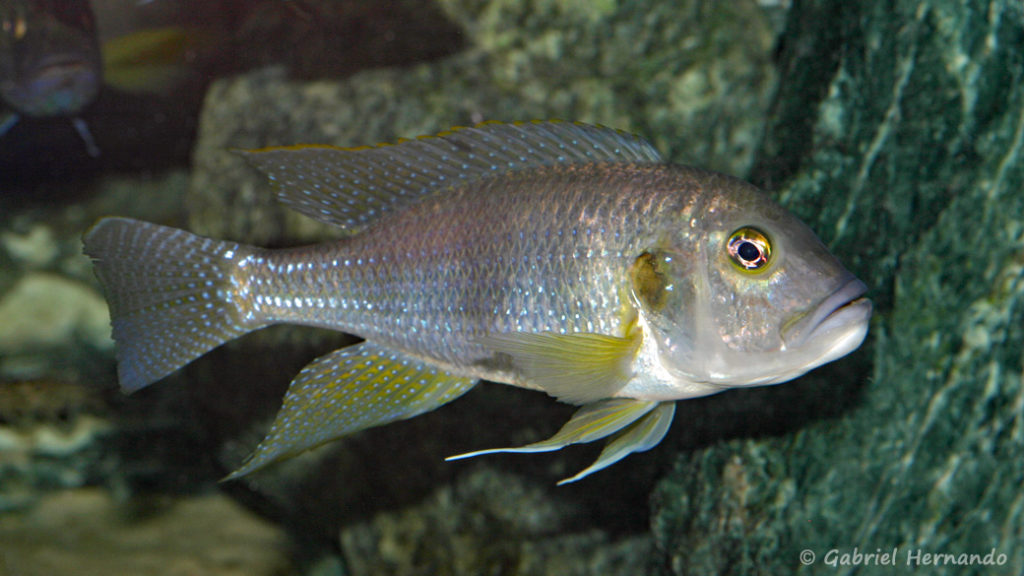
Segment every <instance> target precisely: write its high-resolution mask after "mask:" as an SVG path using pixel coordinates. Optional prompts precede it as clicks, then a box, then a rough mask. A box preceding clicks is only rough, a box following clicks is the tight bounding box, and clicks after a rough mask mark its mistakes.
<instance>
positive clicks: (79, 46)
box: [0, 0, 103, 156]
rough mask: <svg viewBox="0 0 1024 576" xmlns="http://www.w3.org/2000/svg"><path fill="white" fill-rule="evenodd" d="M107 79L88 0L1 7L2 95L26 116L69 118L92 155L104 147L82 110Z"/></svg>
mask: <svg viewBox="0 0 1024 576" xmlns="http://www.w3.org/2000/svg"><path fill="white" fill-rule="evenodd" d="M102 83H103V71H102V57H101V56H100V44H99V39H98V37H97V35H96V18H95V16H94V15H93V13H92V8H91V6H90V5H89V2H88V1H86V0H10V1H7V2H4V3H3V4H2V5H0V98H2V99H3V101H4V102H6V103H7V104H8V105H9V106H10V107H11V108H13V109H14V111H15V113H14V114H11V115H9V116H8V117H7V118H6V119H5V120H4V121H3V122H2V123H0V135H2V134H4V133H6V132H7V131H9V130H10V129H11V128H12V127H14V125H15V123H17V122H18V120H19V119H20V117H21V116H29V117H49V116H68V117H71V118H72V123H73V124H74V126H75V129H76V130H77V131H78V133H79V135H80V136H81V138H82V140H83V142H85V145H86V148H87V150H88V152H89V154H90V155H92V156H97V155H99V148H98V147H97V146H96V142H95V140H94V139H93V137H92V134H91V133H90V132H89V129H88V126H87V125H86V124H85V121H83V120H82V119H81V118H80V117H79V116H78V113H79V112H81V111H82V109H84V108H85V107H86V106H88V105H89V104H91V103H92V102H93V100H95V99H96V96H97V95H98V94H99V91H100V86H101V85H102Z"/></svg>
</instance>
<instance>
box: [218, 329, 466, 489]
mask: <svg viewBox="0 0 1024 576" xmlns="http://www.w3.org/2000/svg"><path fill="white" fill-rule="evenodd" d="M473 385H474V381H473V380H472V379H470V378H461V377H456V376H452V375H451V374H449V373H447V372H445V371H443V370H440V369H438V368H434V367H431V366H429V365H427V364H425V363H423V362H420V361H419V360H416V359H414V358H412V357H409V356H406V355H403V354H401V353H398V352H392V351H391V350H388V349H387V348H384V347H382V346H379V345H377V344H374V343H372V342H363V343H361V344H357V345H355V346H350V347H348V348H342V349H341V350H336V351H334V352H331V353H330V354H327V355H325V356H321V357H320V358H317V359H316V360H314V361H313V362H311V363H310V364H309V365H308V366H306V367H305V368H303V369H302V371H301V372H299V375H298V376H296V377H295V380H293V381H292V383H291V385H290V386H289V388H288V392H287V393H286V394H285V397H284V404H283V406H282V407H281V410H280V412H278V414H277V417H276V418H275V419H274V423H273V424H272V425H271V427H270V432H269V433H268V434H267V437H266V438H264V439H263V441H262V442H261V443H260V445H259V446H258V447H257V448H256V451H255V452H253V454H252V456H250V457H249V459H248V460H246V462H245V463H244V464H243V465H242V466H241V467H240V468H239V469H238V470H235V471H234V472H232V473H231V474H230V475H228V477H227V478H225V480H231V479H234V478H238V477H239V476H243V475H245V474H248V473H250V472H252V471H253V470H256V469H258V468H262V467H263V466H266V465H267V464H270V463H272V462H274V461H277V460H280V459H283V458H287V457H289V456H294V455H296V454H298V453H300V452H303V451H305V450H308V449H310V448H314V447H316V446H319V445H321V444H324V443H325V442H329V441H331V440H334V439H337V438H340V437H342V436H344V435H346V434H351V433H353V432H357V431H359V430H363V429H365V428H370V427H373V426H380V425H382V424H387V423H389V422H394V421H396V420H404V419H406V418H412V417H413V416H418V415H419V414H423V413H425V412H429V411H431V410H434V409H435V408H438V407H440V406H441V405H443V404H446V403H448V402H450V401H452V400H454V399H456V398H458V397H459V396H461V395H462V394H464V393H466V392H467V391H469V389H470V388H472V387H473Z"/></svg>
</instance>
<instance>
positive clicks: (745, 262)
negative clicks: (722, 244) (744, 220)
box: [726, 226, 772, 272]
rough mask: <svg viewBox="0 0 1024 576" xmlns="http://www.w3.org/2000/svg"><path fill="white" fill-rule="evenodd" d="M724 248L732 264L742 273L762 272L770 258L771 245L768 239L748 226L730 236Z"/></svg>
mask: <svg viewBox="0 0 1024 576" xmlns="http://www.w3.org/2000/svg"><path fill="white" fill-rule="evenodd" d="M726 248H727V249H728V251H729V257H730V258H732V261H733V263H734V264H735V265H736V266H737V267H739V269H740V270H742V271H744V272H757V271H760V270H763V269H764V268H765V267H767V266H768V263H769V262H770V261H771V258H772V243H771V242H770V241H769V240H768V237H767V236H765V235H764V234H763V233H762V232H761V231H760V230H758V229H757V228H751V227H749V226H744V227H743V228H740V229H739V230H736V231H735V232H733V233H732V234H730V235H729V241H728V242H726Z"/></svg>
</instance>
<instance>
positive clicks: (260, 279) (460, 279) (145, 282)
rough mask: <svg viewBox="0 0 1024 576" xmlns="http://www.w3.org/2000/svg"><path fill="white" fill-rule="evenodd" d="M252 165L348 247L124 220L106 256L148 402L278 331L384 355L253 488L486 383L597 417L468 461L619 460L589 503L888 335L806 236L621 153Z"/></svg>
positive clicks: (532, 144) (460, 148) (541, 148)
mask: <svg viewBox="0 0 1024 576" xmlns="http://www.w3.org/2000/svg"><path fill="white" fill-rule="evenodd" d="M246 156H247V158H248V159H249V160H250V161H251V163H252V164H253V165H255V166H256V167H257V168H259V169H261V170H262V171H264V172H265V173H267V174H268V176H269V177H270V179H271V180H272V181H274V183H275V184H276V185H277V187H278V189H279V196H280V198H281V200H282V201H284V202H285V203H286V204H288V205H289V206H291V207H292V208H294V209H296V210H298V211H299V212H301V213H303V214H305V215H306V216H309V217H312V218H314V219H317V220H320V221H322V222H326V223H328V224H332V225H335V226H337V227H339V228H340V229H341V230H343V231H344V232H345V237H344V238H342V239H340V240H338V241H334V242H328V243H324V244H320V245H316V246H309V247H304V248H295V249H287V250H266V249H261V248H255V247H251V246H245V245H240V244H235V243H230V242H222V241H217V240H211V239H206V238H201V237H198V236H194V235H191V234H189V233H187V232H184V231H180V230H175V229H171V228H166V227H161V226H156V225H153V224H147V223H143V222H138V221H134V220H128V219H123V218H111V219H105V220H102V221H101V222H100V223H98V224H97V225H96V226H95V227H94V228H93V229H91V230H90V231H89V232H88V233H87V234H86V237H85V250H86V252H87V253H88V254H89V255H90V256H92V257H93V258H94V259H95V261H96V268H97V274H98V276H99V278H100V280H101V281H102V283H103V284H104V287H105V290H106V293H107V298H108V300H109V302H110V307H111V315H112V323H113V331H114V338H115V340H116V341H117V344H118V369H119V377H120V380H121V384H122V386H123V387H125V388H126V389H128V390H134V389H138V388H141V387H143V386H146V385H148V384H150V383H152V382H154V381H156V380H159V379H160V378H162V377H164V376H166V375H167V374H169V373H171V372H173V371H174V370H176V369H178V368H180V367H181V366H182V365H184V364H186V363H188V362H190V361H192V360H193V359H195V358H197V357H199V356H201V355H202V354H204V353H205V352H207V351H208V350H210V349H212V348H214V347H216V346H218V345H219V344H221V343H223V342H224V341H227V340H229V339H232V338H234V337H237V336H239V335H241V334H244V333H246V332H249V331H251V330H255V329H258V328H261V327H263V326H267V325H270V324H279V323H288V324H302V325H309V326H320V327H326V328H331V329H335V330H341V331H345V332H349V333H352V334H355V335H358V336H360V337H362V338H365V339H366V341H365V342H363V343H361V344H358V345H355V346H352V347H348V348H343V349H341V350H338V351H335V352H333V353H331V354H328V355H326V356H323V357H321V358H318V359H317V360H315V361H314V362H313V363H311V364H310V365H309V366H307V367H306V368H304V369H303V370H302V371H301V372H300V373H299V375H298V376H297V377H296V378H295V380H294V381H293V382H292V384H291V386H290V387H289V391H288V393H287V394H286V396H285V399H284V405H283V407H282V409H281V411H280V413H279V414H278V417H277V419H276V420H275V422H274V424H273V425H272V426H271V430H270V432H269V434H268V435H267V438H266V439H264V441H263V442H262V443H261V444H260V445H259V446H258V447H257V449H256V451H255V452H254V454H253V455H252V456H251V457H250V459H249V460H247V461H246V462H245V463H244V464H243V465H242V467H241V468H239V469H238V470H236V471H235V472H234V473H232V475H231V476H230V478H235V477H238V476H241V475H243V474H246V473H248V472H251V471H253V470H255V469H257V468H259V467H262V466H264V465H266V464H269V463H270V462H273V461H275V460H277V459H280V458H282V457H286V456H289V455H293V454H295V453H298V452H301V451H303V450H305V449H308V448H310V447H313V446H316V445H319V444H322V443H324V442H327V441H330V440H332V439H335V438H338V437H340V436H343V435H345V434H348V433H351V432H354V431H356V430H360V429H363V428H368V427H371V426H376V425H380V424H384V423H387V422H390V421H394V420H399V419H404V418H409V417H412V416H415V415H417V414H421V413H423V412H426V411H429V410H433V409H435V408H437V407H439V406H440V405H442V404H444V403H446V402H448V401H451V400H453V399H454V398H456V397H458V396H459V395H461V394H463V393H465V392H466V391H467V390H469V389H470V388H471V387H472V386H473V385H474V384H475V382H476V381H477V380H479V379H486V380H491V381H496V382H502V383H506V384H511V385H514V386H520V387H524V388H529V389H535V390H541V391H544V392H546V393H548V394H551V395H552V396H555V397H556V398H558V399H560V400H562V401H565V402H570V403H573V404H578V405H580V406H581V407H580V409H579V410H578V411H577V412H576V414H575V415H574V416H573V418H572V419H571V420H570V421H569V422H568V423H567V424H566V425H565V426H563V427H562V429H561V430H559V432H558V433H556V434H555V435H554V436H553V437H552V438H550V439H549V440H546V441H541V442H537V443H535V444H531V445H528V446H524V447H520V448H503V449H497V450H482V451H479V452H472V453H469V454H464V455H462V456H459V457H466V456H472V455H476V454H483V453H489V452H497V451H510V452H539V451H548V450H557V449H559V448H562V447H564V446H566V445H569V444H573V443H578V442H590V441H593V440H596V439H600V438H609V441H608V444H607V446H606V448H605V450H604V451H603V452H602V453H601V455H600V456H599V457H598V460H597V461H596V462H595V463H594V464H593V465H592V466H591V467H589V468H587V469H586V470H584V471H582V472H580V473H579V474H577V475H576V476H574V477H572V478H569V479H566V480H565V481H574V480H577V479H579V478H582V477H583V476H586V475H587V474H589V473H591V472H594V471H596V470H599V469H601V468H604V467H606V466H608V465H610V464H612V463H614V462H616V461H618V460H619V459H621V458H623V457H625V456H626V455H628V454H630V453H632V452H636V451H641V450H646V449H648V448H650V447H652V446H654V445H655V444H657V443H658V442H659V441H660V440H661V438H662V437H663V436H664V434H665V433H666V431H667V429H668V427H669V424H670V422H671V419H672V414H673V410H674V405H675V404H674V402H675V401H676V400H680V399H685V398H692V397H697V396H703V395H707V394H713V393H716V392H720V391H722V390H725V389H728V388H731V387H738V386H750V385H761V384H774V383H778V382H783V381H786V380H790V379H792V378H795V377H797V376H799V375H800V374H803V373H804V372H806V371H807V370H810V369H812V368H814V367H815V366H818V365H820V364H822V363H824V362H829V361H832V360H834V359H836V358H839V357H841V356H843V355H845V354H847V353H849V352H850V351H852V350H853V349H855V348H856V347H857V346H859V345H860V343H861V341H862V340H863V338H864V336H865V334H866V331H867V323H868V320H869V317H870V314H871V304H870V302H869V301H867V300H866V299H864V298H863V297H862V296H863V294H864V292H865V286H864V285H863V283H861V282H860V281H859V280H857V279H856V278H854V277H853V275H852V274H850V273H849V272H848V271H846V270H845V269H844V268H843V267H842V266H841V265H840V264H839V262H838V261H837V260H836V259H835V258H834V257H833V256H832V255H831V254H830V253H829V252H828V250H827V249H826V248H825V247H824V246H823V245H822V244H821V242H820V241H819V240H818V239H817V238H816V237H815V236H814V234H813V233H812V232H811V231H810V230H809V229H808V228H807V227H806V226H805V225H804V224H802V223H801V222H799V221H798V220H797V219H796V218H795V217H793V216H792V215H790V214H789V213H788V212H786V211H785V210H784V209H782V208H781V207H780V206H778V205H777V204H775V203H774V202H773V201H772V200H771V199H770V198H768V197H767V196H766V195H764V194H763V193H761V192H760V191H758V190H756V189H755V188H754V187H752V186H750V185H749V184H746V183H744V182H742V181H740V180H737V179H734V178H730V177H728V176H724V175H721V174H715V173H711V172H707V171H703V170H698V169H694V168H688V167H682V166H675V165H671V164H667V163H665V162H663V161H662V160H661V159H660V157H659V155H658V153H657V151H655V150H654V149H653V148H652V147H651V146H650V145H649V144H648V143H647V142H645V141H644V140H642V139H640V138H637V137H635V136H631V135H628V134H625V133H622V132H618V131H614V130H610V129H606V128H600V127H594V126H588V125H583V124H573V123H564V122H535V123H526V124H483V125H479V126H477V127H475V128H468V129H458V130H453V131H452V132H448V133H444V134H441V135H438V136H437V137H433V138H421V139H416V140H411V141H406V142H403V143H400V144H396V145H391V146H379V147H372V148H357V149H340V148H333V147H322V146H305V147H291V148H269V149H263V150H257V151H252V152H248V153H246ZM456 458H458V457H456Z"/></svg>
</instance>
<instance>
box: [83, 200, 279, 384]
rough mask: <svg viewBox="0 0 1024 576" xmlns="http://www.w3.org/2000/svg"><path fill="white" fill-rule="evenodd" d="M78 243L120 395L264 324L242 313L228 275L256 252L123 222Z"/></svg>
mask: <svg viewBox="0 0 1024 576" xmlns="http://www.w3.org/2000/svg"><path fill="white" fill-rule="evenodd" d="M83 243H84V252H85V253H86V254H87V255H88V256H89V257H91V258H92V259H93V261H94V264H95V269H96V276H97V277H98V278H99V280H100V283H101V284H102V285H103V288H104V292H105V293H106V296H107V302H108V304H109V306H110V318H111V327H112V332H113V337H114V340H115V341H116V342H117V372H118V378H119V380H120V382H121V387H122V388H123V389H124V390H125V391H128V392H131V391H135V390H138V389H140V388H144V387H145V386H147V385H149V384H152V383H153V382H156V381H157V380H160V379H161V378H163V377H164V376H167V375H168V374H170V373H172V372H174V371H175V370H177V369H179V368H181V367H182V366H184V365H186V364H188V363H189V362H191V361H192V360H195V359H196V358H198V357H200V356H202V355H203V354H205V353H206V352H208V351H210V350H212V349H214V348H216V347H217V346H220V345H221V344H223V343H225V342H227V341H228V340H232V339H234V338H237V337H239V336H241V335H242V334H245V333H247V332H250V331H252V330H255V329H257V328H262V327H263V326H265V325H266V324H265V323H264V322H262V321H260V320H259V319H257V318H253V317H252V315H251V314H248V313H247V312H246V308H247V307H246V306H245V304H244V290H245V288H244V287H243V286H237V285H236V284H237V282H236V280H235V278H234V277H233V270H234V269H235V268H237V266H238V265H239V262H241V261H243V260H244V259H245V258H246V257H247V256H248V255H250V254H252V253H254V252H255V251H256V250H257V249H256V248H251V247H248V246H242V245H239V244H236V243H234V242H222V241H219V240H211V239H208V238H203V237H201V236H196V235H194V234H191V233H189V232H185V231H184V230H178V229H176V228H169V227H166V226H159V225H156V224H150V223H148V222H140V221H138V220H131V219H128V218H104V219H102V220H100V221H99V222H97V223H96V225H94V226H93V227H92V228H91V229H89V230H88V231H87V232H86V233H85V236H84V237H83Z"/></svg>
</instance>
